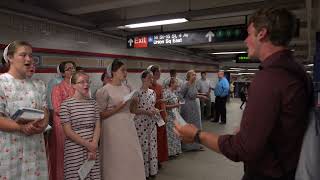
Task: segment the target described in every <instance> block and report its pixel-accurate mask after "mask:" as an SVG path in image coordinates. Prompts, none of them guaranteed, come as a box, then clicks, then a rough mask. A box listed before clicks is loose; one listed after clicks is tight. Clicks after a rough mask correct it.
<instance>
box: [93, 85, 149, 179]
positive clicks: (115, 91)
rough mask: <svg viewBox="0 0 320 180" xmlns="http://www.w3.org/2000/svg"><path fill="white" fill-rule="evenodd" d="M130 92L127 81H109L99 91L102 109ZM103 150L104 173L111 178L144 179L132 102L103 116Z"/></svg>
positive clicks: (98, 99)
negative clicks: (125, 82)
mask: <svg viewBox="0 0 320 180" xmlns="http://www.w3.org/2000/svg"><path fill="white" fill-rule="evenodd" d="M129 93H130V89H129V88H128V87H127V86H126V85H121V86H114V85H111V84H107V85H105V86H104V87H102V88H101V89H99V90H98V91H97V93H96V99H97V102H98V105H99V108H100V111H105V110H106V109H108V110H110V109H112V108H114V106H116V105H117V104H119V103H120V102H121V101H122V100H123V98H124V96H126V95H128V94H129ZM101 130H102V131H101V140H100V153H102V158H101V160H102V161H101V163H102V166H101V167H102V177H103V179H106V180H108V179H110V180H124V179H130V180H144V179H145V177H146V176H145V173H144V166H143V157H142V152H141V147H140V143H139V139H138V135H137V131H136V128H135V124H134V121H133V114H131V113H130V110H129V105H126V106H125V107H124V108H123V109H122V110H120V111H119V112H117V113H115V114H114V115H112V116H110V117H108V118H106V119H103V120H102V129H101Z"/></svg>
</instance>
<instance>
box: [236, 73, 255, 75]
mask: <svg viewBox="0 0 320 180" xmlns="http://www.w3.org/2000/svg"><path fill="white" fill-rule="evenodd" d="M244 74H254V73H239V75H244Z"/></svg>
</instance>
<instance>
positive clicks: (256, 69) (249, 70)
mask: <svg viewBox="0 0 320 180" xmlns="http://www.w3.org/2000/svg"><path fill="white" fill-rule="evenodd" d="M258 70H259V69H248V71H258Z"/></svg>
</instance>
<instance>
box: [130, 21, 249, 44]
mask: <svg viewBox="0 0 320 180" xmlns="http://www.w3.org/2000/svg"><path fill="white" fill-rule="evenodd" d="M246 37H247V27H246V25H234V26H224V27H215V28H209V29H199V30H192V31H179V32H166V33H156V34H150V35H139V36H132V37H128V38H127V47H128V48H147V47H157V46H179V45H180V46H182V45H194V44H206V43H217V42H228V41H242V40H244V39H245V38H246ZM141 38H143V39H141ZM146 39H147V43H146V42H145V40H146ZM136 43H138V44H139V45H136Z"/></svg>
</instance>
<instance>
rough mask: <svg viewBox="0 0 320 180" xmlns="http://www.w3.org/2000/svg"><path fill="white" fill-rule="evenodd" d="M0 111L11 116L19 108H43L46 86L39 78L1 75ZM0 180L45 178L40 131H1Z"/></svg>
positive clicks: (43, 151)
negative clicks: (30, 132) (21, 78)
mask: <svg viewBox="0 0 320 180" xmlns="http://www.w3.org/2000/svg"><path fill="white" fill-rule="evenodd" d="M0 81H1V83H0V113H2V114H4V115H6V116H12V115H13V114H14V113H15V112H16V111H17V110H18V109H19V108H22V107H27V108H35V109H42V108H44V107H46V106H47V105H46V87H45V84H44V83H43V82H42V81H40V80H31V79H24V80H19V79H15V78H14V77H13V76H12V75H10V74H8V73H5V74H2V75H0ZM0 179H19V180H20V179H28V180H47V179H48V167H47V158H46V153H45V143H44V138H43V134H42V133H40V134H34V135H31V136H27V135H25V134H22V133H20V132H4V131H0Z"/></svg>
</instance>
